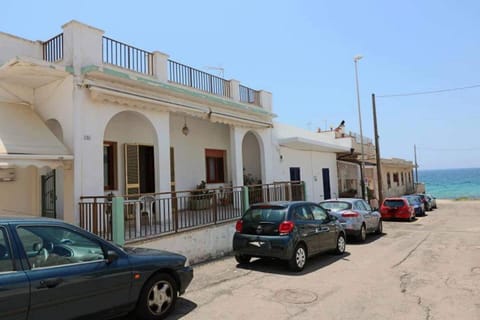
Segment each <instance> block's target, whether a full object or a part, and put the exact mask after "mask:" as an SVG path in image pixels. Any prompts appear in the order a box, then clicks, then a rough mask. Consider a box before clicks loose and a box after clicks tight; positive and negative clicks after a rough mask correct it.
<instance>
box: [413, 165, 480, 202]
mask: <svg viewBox="0 0 480 320" xmlns="http://www.w3.org/2000/svg"><path fill="white" fill-rule="evenodd" d="M418 181H419V182H423V183H425V188H426V193H427V194H431V195H433V196H434V197H436V198H438V199H480V168H471V169H441V170H418Z"/></svg>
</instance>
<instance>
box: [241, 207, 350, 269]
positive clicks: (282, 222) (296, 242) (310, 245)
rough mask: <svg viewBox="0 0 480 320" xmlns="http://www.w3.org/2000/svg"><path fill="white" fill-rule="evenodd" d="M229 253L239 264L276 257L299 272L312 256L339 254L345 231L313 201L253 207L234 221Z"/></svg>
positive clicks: (342, 249)
mask: <svg viewBox="0 0 480 320" xmlns="http://www.w3.org/2000/svg"><path fill="white" fill-rule="evenodd" d="M233 250H234V253H235V258H236V260H237V262H238V263H240V264H245V263H248V262H250V259H251V258H252V257H259V258H263V257H268V258H278V259H281V260H286V261H288V263H289V267H290V268H291V269H292V270H294V271H301V270H302V269H303V268H304V267H305V264H306V260H307V258H308V257H310V256H312V255H315V254H318V253H321V252H325V251H334V252H336V253H338V254H343V253H344V252H345V230H344V229H343V227H342V226H341V225H340V223H339V222H338V221H337V218H335V217H334V216H331V215H329V214H328V213H327V212H326V210H325V209H323V208H322V207H320V206H319V205H318V204H316V203H313V202H306V201H295V202H270V203H261V204H255V205H252V206H251V207H250V208H249V209H248V210H247V211H246V212H245V214H244V215H243V216H242V218H241V219H240V220H239V221H237V224H236V232H235V235H234V236H233Z"/></svg>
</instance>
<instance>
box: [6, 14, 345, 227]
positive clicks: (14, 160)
mask: <svg viewBox="0 0 480 320" xmlns="http://www.w3.org/2000/svg"><path fill="white" fill-rule="evenodd" d="M62 28H63V32H62V33H61V34H59V35H58V36H56V37H54V38H52V39H50V40H48V41H45V42H42V41H30V40H25V39H21V38H18V37H15V36H12V35H9V34H5V33H0V46H1V48H0V212H1V213H2V214H4V215H5V214H7V215H16V214H27V215H46V216H55V217H57V218H61V219H65V220H67V221H70V222H74V223H79V222H80V220H81V219H82V218H81V216H80V211H81V209H82V208H81V207H80V206H79V203H80V202H81V201H82V199H84V198H85V197H89V198H90V199H93V201H96V198H95V197H104V196H105V195H108V194H113V195H128V194H140V193H141V194H144V193H157V194H158V193H169V192H181V191H182V190H192V189H194V188H195V187H196V186H197V185H198V184H199V183H200V182H201V181H202V180H205V181H206V183H207V187H208V188H210V189H212V188H217V187H224V188H227V187H231V186H242V185H244V183H246V181H244V179H245V178H247V179H252V180H253V181H254V182H257V183H262V184H270V183H274V182H278V181H291V180H303V181H305V186H306V190H307V199H308V200H314V201H318V200H321V199H323V198H327V197H331V196H336V195H337V194H338V184H337V181H338V179H337V166H336V153H337V152H347V151H348V149H349V147H346V146H344V145H342V143H338V142H337V141H333V140H332V141H324V140H325V139H323V138H321V137H320V136H319V135H315V133H309V132H306V131H304V130H300V129H298V128H293V127H290V126H287V125H282V124H276V123H275V124H274V123H273V120H272V119H273V118H274V117H275V115H274V113H273V111H272V96H271V94H270V93H269V92H266V91H261V90H260V91H256V90H252V89H250V88H248V87H245V86H243V85H240V83H239V81H237V80H233V79H232V80H225V79H222V78H219V77H216V76H213V75H210V74H208V73H205V72H202V71H200V70H196V69H194V68H191V67H188V66H185V65H183V64H180V63H178V62H175V61H173V60H170V59H169V57H168V56H167V55H166V54H163V53H161V52H147V51H144V50H141V49H137V48H134V47H132V46H129V45H126V44H123V43H121V42H118V41H115V40H112V39H109V38H107V37H105V36H104V32H103V31H102V30H99V29H96V28H94V27H91V26H87V25H85V24H82V23H79V22H77V21H71V22H69V23H67V24H65V25H64V26H63V27H62ZM272 128H273V129H272ZM322 141H323V142H322ZM53 182H54V183H53Z"/></svg>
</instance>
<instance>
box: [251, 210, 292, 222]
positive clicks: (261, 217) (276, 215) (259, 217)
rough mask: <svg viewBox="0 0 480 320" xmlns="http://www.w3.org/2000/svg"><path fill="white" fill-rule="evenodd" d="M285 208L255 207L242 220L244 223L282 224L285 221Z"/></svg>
mask: <svg viewBox="0 0 480 320" xmlns="http://www.w3.org/2000/svg"><path fill="white" fill-rule="evenodd" d="M286 214H287V209H286V208H285V207H254V208H251V209H249V210H248V211H247V212H246V213H245V214H244V216H243V217H242V220H243V221H244V222H281V221H283V220H285V217H286Z"/></svg>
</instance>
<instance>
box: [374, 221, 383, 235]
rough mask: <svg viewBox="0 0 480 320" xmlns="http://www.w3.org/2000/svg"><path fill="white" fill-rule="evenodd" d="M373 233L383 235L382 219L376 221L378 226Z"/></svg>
mask: <svg viewBox="0 0 480 320" xmlns="http://www.w3.org/2000/svg"><path fill="white" fill-rule="evenodd" d="M375 233H376V234H382V233H383V223H382V219H380V220H378V226H377V230H375Z"/></svg>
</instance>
